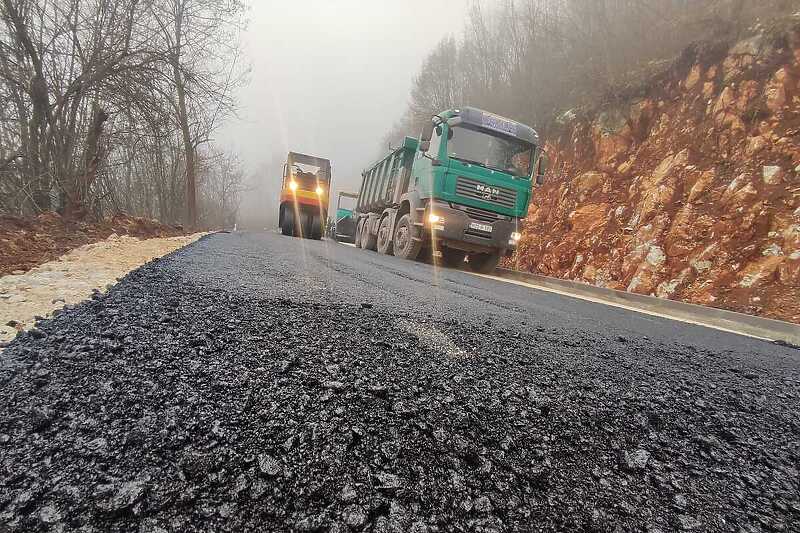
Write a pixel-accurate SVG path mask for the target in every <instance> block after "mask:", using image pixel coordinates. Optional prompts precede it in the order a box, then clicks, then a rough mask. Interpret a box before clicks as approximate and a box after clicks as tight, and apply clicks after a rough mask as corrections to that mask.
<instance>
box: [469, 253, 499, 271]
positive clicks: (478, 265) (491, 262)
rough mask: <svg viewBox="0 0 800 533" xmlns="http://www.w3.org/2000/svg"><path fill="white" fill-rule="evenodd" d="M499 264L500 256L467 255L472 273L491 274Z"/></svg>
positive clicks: (496, 254) (497, 254)
mask: <svg viewBox="0 0 800 533" xmlns="http://www.w3.org/2000/svg"><path fill="white" fill-rule="evenodd" d="M499 262H500V254H499V253H497V252H495V253H493V254H469V268H470V270H472V271H473V272H479V273H481V274H491V273H492V272H494V269H495V268H497V263H499Z"/></svg>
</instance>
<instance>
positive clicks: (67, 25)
mask: <svg viewBox="0 0 800 533" xmlns="http://www.w3.org/2000/svg"><path fill="white" fill-rule="evenodd" d="M244 12H245V9H244V6H243V5H242V4H241V3H240V2H238V1H236V0H230V1H225V2H218V1H214V0H163V1H159V2H152V1H148V0H92V1H86V0H47V1H44V0H0V196H2V197H3V201H2V202H1V203H0V212H15V213H25V212H30V213H35V212H38V211H39V210H41V209H50V208H55V209H64V208H66V207H67V206H69V209H68V211H71V212H72V213H84V212H86V213H88V212H90V211H92V210H93V209H88V208H87V207H88V206H89V205H90V204H91V205H92V206H93V208H94V207H97V206H99V208H100V209H102V208H103V207H105V208H109V209H117V208H119V207H120V206H123V207H124V208H125V209H128V210H130V211H131V212H133V213H137V212H139V213H143V214H148V215H150V214H152V215H154V216H158V217H160V218H162V219H164V220H165V221H171V222H177V221H180V220H181V219H183V218H184V216H185V215H186V214H187V211H186V202H187V198H188V197H187V191H188V190H189V189H187V188H186V184H187V181H189V178H190V174H192V173H194V174H196V173H197V169H196V164H197V162H196V160H197V151H198V149H199V147H200V146H201V145H203V144H204V143H208V142H209V140H210V139H211V138H212V137H213V131H214V130H215V128H217V127H218V125H219V123H220V122H221V121H222V120H223V119H224V118H226V117H228V116H230V115H232V114H233V113H235V110H236V103H235V101H234V99H233V97H232V94H233V92H234V91H233V89H234V88H235V87H236V86H237V85H238V84H240V83H242V81H243V80H244V78H243V74H244V73H245V72H246V70H245V69H243V68H242V61H241V60H240V53H241V52H240V46H239V33H240V32H241V30H242V29H243V28H244V24H245V21H244V18H243V14H244ZM209 149H211V148H209ZM211 150H213V149H211ZM205 153H206V152H204V154H205ZM202 157H203V158H204V157H205V155H203V156H202ZM193 169H194V170H193ZM203 172H205V170H203ZM204 183H210V182H207V181H204ZM192 189H193V188H192ZM229 189H230V188H228V190H229ZM200 196H201V197H202V200H201V201H203V202H204V201H206V200H205V198H206V195H205V192H203V191H201V192H200ZM53 200H55V202H54V203H53ZM226 205H233V202H230V201H226ZM190 211H193V212H194V213H198V212H205V211H206V208H205V207H202V209H199V210H198V209H197V208H191V209H190ZM189 215H190V216H189V220H191V221H193V222H195V221H196V222H198V223H201V224H202V223H203V220H202V216H201V217H200V219H199V220H198V217H197V216H192V214H191V213H189ZM217 218H218V219H219V218H220V217H217ZM222 218H224V217H222Z"/></svg>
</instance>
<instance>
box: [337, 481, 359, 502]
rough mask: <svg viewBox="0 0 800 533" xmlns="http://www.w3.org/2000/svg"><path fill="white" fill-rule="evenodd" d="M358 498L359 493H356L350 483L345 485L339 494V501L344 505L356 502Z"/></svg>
mask: <svg viewBox="0 0 800 533" xmlns="http://www.w3.org/2000/svg"><path fill="white" fill-rule="evenodd" d="M357 498H358V492H356V489H355V488H353V486H352V485H351V484H349V483H348V484H347V485H345V486H344V487H343V488H342V491H341V492H340V493H339V499H340V500H341V501H342V502H343V503H352V502H354V501H356V499H357Z"/></svg>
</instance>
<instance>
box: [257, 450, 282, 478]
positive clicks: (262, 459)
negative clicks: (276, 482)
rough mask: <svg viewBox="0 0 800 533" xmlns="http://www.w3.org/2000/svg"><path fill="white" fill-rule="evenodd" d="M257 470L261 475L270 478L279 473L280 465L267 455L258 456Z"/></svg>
mask: <svg viewBox="0 0 800 533" xmlns="http://www.w3.org/2000/svg"><path fill="white" fill-rule="evenodd" d="M258 469H259V470H260V471H261V473H262V474H265V475H267V476H270V477H275V476H277V475H278V474H279V473H280V472H281V470H282V469H281V465H280V463H278V461H276V460H275V458H274V457H272V456H271V455H267V454H260V455H259V456H258Z"/></svg>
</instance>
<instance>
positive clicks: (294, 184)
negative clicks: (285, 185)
mask: <svg viewBox="0 0 800 533" xmlns="http://www.w3.org/2000/svg"><path fill="white" fill-rule="evenodd" d="M289 188H290V189H291V190H293V191H296V190H297V182H296V181H290V182H289Z"/></svg>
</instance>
